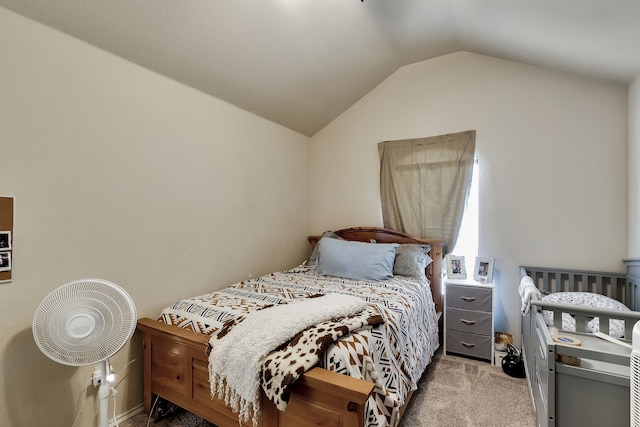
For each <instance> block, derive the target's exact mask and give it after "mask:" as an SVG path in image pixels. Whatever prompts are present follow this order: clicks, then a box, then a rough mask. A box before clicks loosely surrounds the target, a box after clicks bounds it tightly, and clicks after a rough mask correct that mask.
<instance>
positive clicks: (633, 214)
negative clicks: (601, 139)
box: [628, 77, 640, 258]
mask: <svg viewBox="0 0 640 427" xmlns="http://www.w3.org/2000/svg"><path fill="white" fill-rule="evenodd" d="M639 167H640V77H638V78H636V79H635V80H634V81H633V83H632V84H631V85H630V86H629V253H628V255H629V257H631V258H640V223H639V221H638V218H640V171H639V170H638V168H639Z"/></svg>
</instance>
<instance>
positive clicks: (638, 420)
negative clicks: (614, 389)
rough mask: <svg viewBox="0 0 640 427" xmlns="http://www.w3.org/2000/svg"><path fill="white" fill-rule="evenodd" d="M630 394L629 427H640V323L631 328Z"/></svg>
mask: <svg viewBox="0 0 640 427" xmlns="http://www.w3.org/2000/svg"><path fill="white" fill-rule="evenodd" d="M632 344H633V347H632V349H631V369H630V371H631V372H630V377H631V380H630V384H629V387H630V393H631V402H630V407H631V427H640V321H638V322H636V324H635V326H634V327H633V341H632Z"/></svg>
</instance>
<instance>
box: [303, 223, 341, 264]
mask: <svg viewBox="0 0 640 427" xmlns="http://www.w3.org/2000/svg"><path fill="white" fill-rule="evenodd" d="M324 238H328V239H338V240H344V239H343V238H342V237H340V236H338V235H337V234H336V233H334V232H333V231H331V230H329V231H325V232H324V233H322V236H320V239H319V240H318V243H316V246H315V248H313V250H312V251H311V255H310V256H309V264H315V263H316V259H317V258H318V246H319V245H320V240H322V239H324Z"/></svg>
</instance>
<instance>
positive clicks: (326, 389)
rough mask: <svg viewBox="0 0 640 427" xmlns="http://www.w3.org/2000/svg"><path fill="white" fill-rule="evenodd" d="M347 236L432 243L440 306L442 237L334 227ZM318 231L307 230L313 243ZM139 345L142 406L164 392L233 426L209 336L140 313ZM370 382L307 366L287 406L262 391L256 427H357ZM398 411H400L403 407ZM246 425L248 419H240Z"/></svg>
mask: <svg viewBox="0 0 640 427" xmlns="http://www.w3.org/2000/svg"><path fill="white" fill-rule="evenodd" d="M335 233H336V234H338V235H339V236H340V237H343V238H344V239H346V240H355V241H362V242H369V241H371V240H375V241H376V242H379V243H418V244H426V245H430V246H431V252H430V256H431V258H432V259H433V263H432V264H431V265H430V266H429V267H427V271H426V273H427V277H428V278H429V280H430V282H431V290H432V293H433V299H434V302H435V304H436V310H437V312H438V313H441V312H442V283H441V276H440V271H441V266H442V245H443V241H442V240H436V239H426V240H425V239H418V238H415V237H412V236H409V235H407V234H404V233H400V232H397V231H393V230H387V229H382V228H375V227H357V228H347V229H343V230H338V231H335ZM319 239H320V236H310V237H309V242H310V243H311V244H312V246H315V244H316V243H317V242H318V240H319ZM138 330H139V331H141V333H142V337H143V345H144V411H145V413H149V411H150V410H151V408H152V403H153V402H152V401H153V396H154V395H156V396H160V397H163V398H165V399H167V400H169V401H171V402H173V403H175V404H176V405H178V406H180V407H182V408H184V409H186V410H188V411H190V412H193V413H194V414H197V415H199V416H200V417H202V418H204V419H206V420H208V421H210V422H212V423H214V424H216V425H217V426H219V427H237V426H238V416H237V415H236V414H234V413H233V412H232V411H231V410H230V409H229V408H227V407H226V406H225V405H224V402H222V401H221V400H218V399H212V398H211V393H210V388H209V372H208V359H207V355H206V354H205V350H206V348H207V344H208V341H209V336H207V335H203V334H199V333H195V332H192V331H189V330H186V329H182V328H178V327H176V326H173V325H168V324H165V323H162V322H158V321H156V320H153V319H149V318H143V319H140V320H138ZM372 390H373V383H371V382H368V381H363V380H359V379H355V378H351V377H349V376H346V375H342V374H338V373H335V372H331V371H328V370H326V369H322V368H313V369H311V370H309V371H308V372H306V373H305V374H304V375H303V376H302V377H301V378H300V379H299V380H298V383H297V384H296V386H295V390H294V392H293V393H292V395H291V399H290V401H289V405H288V406H287V410H286V411H283V412H281V411H278V410H277V408H276V407H275V405H273V404H272V403H271V401H269V400H268V399H267V398H266V397H264V394H263V396H262V420H261V421H260V422H259V424H258V425H259V427H307V426H308V427H311V426H326V427H362V426H363V425H364V417H365V414H364V406H365V403H366V401H367V399H368V397H369V395H370V394H371V392H372ZM408 401H409V397H408V398H407V402H405V405H404V407H403V408H402V410H401V411H404V408H405V407H406V403H408ZM242 425H243V426H245V425H246V426H247V427H251V425H250V424H242Z"/></svg>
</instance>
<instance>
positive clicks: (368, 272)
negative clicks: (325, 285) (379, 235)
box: [316, 239, 398, 281]
mask: <svg viewBox="0 0 640 427" xmlns="http://www.w3.org/2000/svg"><path fill="white" fill-rule="evenodd" d="M397 246H398V245H397V244H396V243H364V242H352V241H348V240H338V239H320V241H319V242H318V259H317V270H316V271H317V273H318V274H320V275H323V276H337V277H346V278H348V279H355V280H373V281H378V280H385V279H390V278H392V277H393V262H394V260H395V258H396V247H397Z"/></svg>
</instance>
